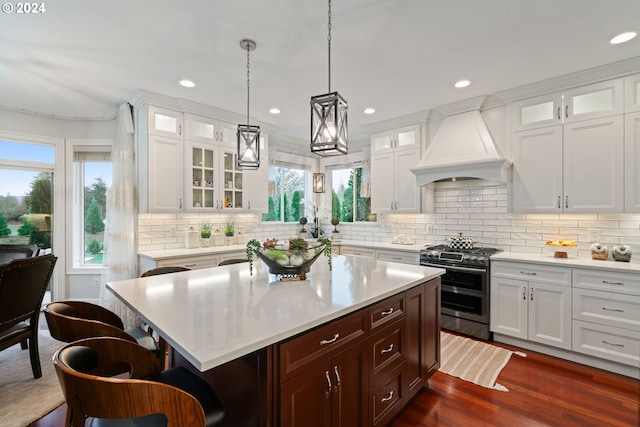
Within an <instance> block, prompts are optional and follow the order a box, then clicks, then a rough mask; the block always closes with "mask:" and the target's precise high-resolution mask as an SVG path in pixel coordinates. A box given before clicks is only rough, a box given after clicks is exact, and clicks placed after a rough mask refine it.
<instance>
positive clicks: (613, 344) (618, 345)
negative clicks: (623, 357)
mask: <svg viewBox="0 0 640 427" xmlns="http://www.w3.org/2000/svg"><path fill="white" fill-rule="evenodd" d="M602 342H603V343H605V344H609V345H612V346H614V347H624V344H617V343H614V342H609V341H605V340H602Z"/></svg>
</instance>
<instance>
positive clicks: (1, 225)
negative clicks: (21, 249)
mask: <svg viewBox="0 0 640 427" xmlns="http://www.w3.org/2000/svg"><path fill="white" fill-rule="evenodd" d="M9 235H11V229H10V228H9V226H8V225H7V220H6V219H5V218H4V215H2V214H0V237H5V236H9Z"/></svg>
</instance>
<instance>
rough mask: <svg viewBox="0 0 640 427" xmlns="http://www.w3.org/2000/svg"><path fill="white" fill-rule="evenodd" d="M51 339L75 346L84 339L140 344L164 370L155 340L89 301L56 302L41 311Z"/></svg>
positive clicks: (140, 329)
mask: <svg viewBox="0 0 640 427" xmlns="http://www.w3.org/2000/svg"><path fill="white" fill-rule="evenodd" d="M42 311H43V312H44V317H45V318H46V319H47V325H49V331H50V332H51V336H52V337H53V338H55V339H57V340H59V341H64V342H73V341H77V340H80V339H83V338H92V337H116V338H122V339H125V340H128V341H132V342H135V343H138V344H140V345H141V346H142V347H144V348H146V349H147V350H149V351H151V352H152V353H153V354H154V355H156V357H157V358H158V359H159V360H160V362H161V364H162V365H163V366H164V358H165V352H164V351H160V348H162V346H161V345H159V344H158V343H157V342H156V340H155V339H154V338H153V336H152V335H151V334H150V333H148V332H147V331H145V330H144V329H142V328H131V329H127V330H125V329H124V324H123V323H122V320H121V319H120V317H118V315H117V314H115V313H114V312H112V311H111V310H109V309H107V308H105V307H102V306H100V305H97V304H93V303H90V302H86V301H71V300H69V301H54V302H50V303H48V304H46V305H45V306H44V308H43V310H42Z"/></svg>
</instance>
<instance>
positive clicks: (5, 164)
mask: <svg viewBox="0 0 640 427" xmlns="http://www.w3.org/2000/svg"><path fill="white" fill-rule="evenodd" d="M0 153H1V154H0V157H1V158H0V244H26V243H34V244H36V245H38V246H39V247H40V248H41V249H45V250H46V249H51V246H52V244H51V241H52V236H53V222H52V215H53V211H52V191H53V190H52V189H53V167H54V159H55V148H54V147H53V146H48V145H42V144H37V143H28V142H15V141H4V140H0Z"/></svg>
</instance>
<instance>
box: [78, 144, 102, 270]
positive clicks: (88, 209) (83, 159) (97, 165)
mask: <svg viewBox="0 0 640 427" xmlns="http://www.w3.org/2000/svg"><path fill="white" fill-rule="evenodd" d="M110 157H111V154H110V148H109V147H105V146H74V151H73V172H72V174H73V177H72V181H73V189H74V194H73V207H72V210H73V215H72V217H73V225H72V230H73V266H74V267H76V268H77V267H102V266H103V262H102V255H103V249H104V230H105V217H106V208H107V191H108V190H109V188H110V187H111V159H110Z"/></svg>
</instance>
